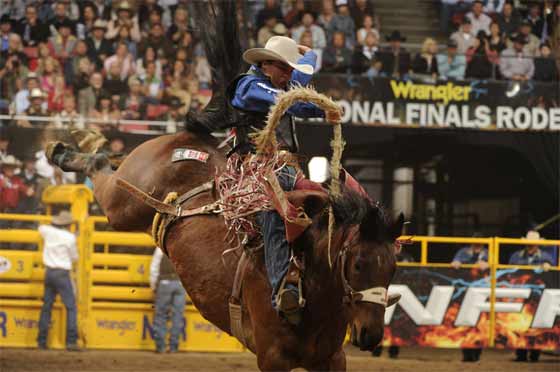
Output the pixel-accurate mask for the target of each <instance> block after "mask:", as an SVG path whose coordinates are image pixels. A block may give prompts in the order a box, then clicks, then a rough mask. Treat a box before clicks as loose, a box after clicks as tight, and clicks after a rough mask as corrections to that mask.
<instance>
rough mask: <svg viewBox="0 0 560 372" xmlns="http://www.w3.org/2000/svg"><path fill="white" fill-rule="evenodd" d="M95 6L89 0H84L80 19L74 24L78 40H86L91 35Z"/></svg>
mask: <svg viewBox="0 0 560 372" xmlns="http://www.w3.org/2000/svg"><path fill="white" fill-rule="evenodd" d="M97 17H98V14H97V8H96V7H95V5H94V4H93V3H91V2H85V3H84V5H83V8H82V12H81V16H80V21H79V23H78V24H77V25H76V36H77V37H78V39H80V40H86V39H87V38H90V37H91V36H92V35H93V28H94V26H95V21H96V20H97Z"/></svg>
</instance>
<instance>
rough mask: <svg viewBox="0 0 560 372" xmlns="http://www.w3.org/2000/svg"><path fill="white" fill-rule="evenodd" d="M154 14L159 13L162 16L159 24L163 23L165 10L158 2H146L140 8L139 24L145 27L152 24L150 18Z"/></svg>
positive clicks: (150, 0)
mask: <svg viewBox="0 0 560 372" xmlns="http://www.w3.org/2000/svg"><path fill="white" fill-rule="evenodd" d="M153 12H157V13H158V14H159V16H160V19H159V22H161V16H162V15H163V8H162V7H161V5H159V4H158V1H157V0H144V1H142V4H141V5H140V7H139V8H138V24H140V25H145V24H148V23H150V18H151V16H152V14H153Z"/></svg>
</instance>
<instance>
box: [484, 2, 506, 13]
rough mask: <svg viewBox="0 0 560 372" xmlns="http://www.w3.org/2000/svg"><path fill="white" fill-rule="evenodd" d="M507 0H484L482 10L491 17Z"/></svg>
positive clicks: (500, 9)
mask: <svg viewBox="0 0 560 372" xmlns="http://www.w3.org/2000/svg"><path fill="white" fill-rule="evenodd" d="M506 1H509V0H485V1H484V12H485V13H487V14H489V15H491V16H492V17H493V16H494V15H496V14H497V13H500V12H501V11H502V9H504V4H505V3H506Z"/></svg>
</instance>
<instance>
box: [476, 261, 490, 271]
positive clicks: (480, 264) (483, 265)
mask: <svg viewBox="0 0 560 372" xmlns="http://www.w3.org/2000/svg"><path fill="white" fill-rule="evenodd" d="M478 268H479V269H480V270H486V269H488V262H486V261H478Z"/></svg>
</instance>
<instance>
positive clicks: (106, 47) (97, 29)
mask: <svg viewBox="0 0 560 372" xmlns="http://www.w3.org/2000/svg"><path fill="white" fill-rule="evenodd" d="M106 31H107V23H106V22H105V21H102V20H100V19H98V20H96V21H95V22H94V24H93V30H92V36H91V37H89V38H88V39H87V40H86V43H87V47H88V56H89V59H90V60H92V61H93V62H95V65H96V67H97V70H98V71H99V70H101V69H102V68H103V64H104V62H105V60H106V59H107V58H108V57H109V56H110V55H112V54H113V47H112V45H111V41H109V40H107V38H105V33H106Z"/></svg>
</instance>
